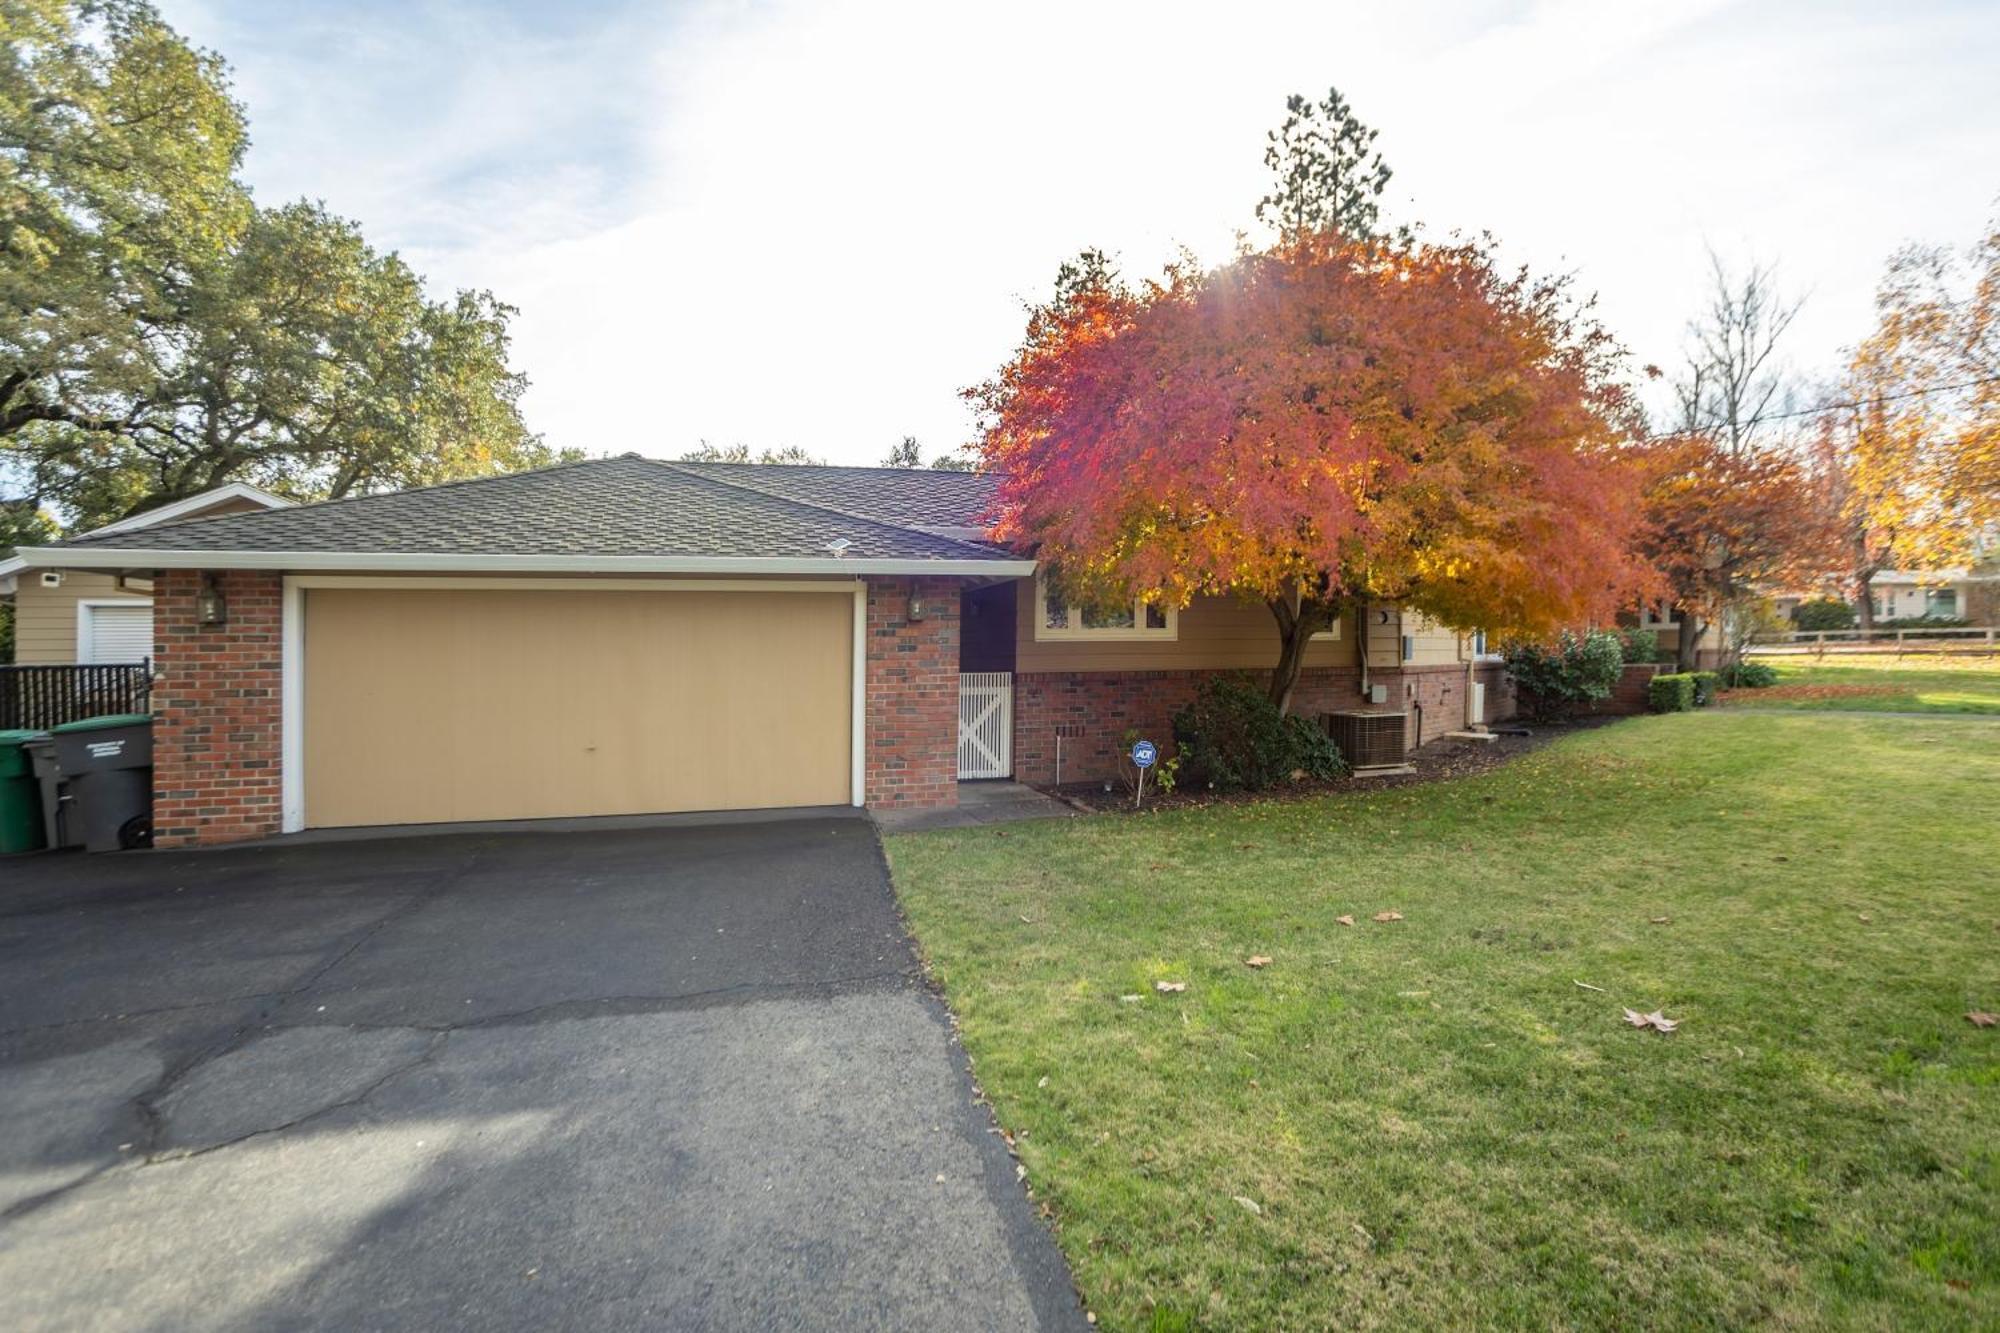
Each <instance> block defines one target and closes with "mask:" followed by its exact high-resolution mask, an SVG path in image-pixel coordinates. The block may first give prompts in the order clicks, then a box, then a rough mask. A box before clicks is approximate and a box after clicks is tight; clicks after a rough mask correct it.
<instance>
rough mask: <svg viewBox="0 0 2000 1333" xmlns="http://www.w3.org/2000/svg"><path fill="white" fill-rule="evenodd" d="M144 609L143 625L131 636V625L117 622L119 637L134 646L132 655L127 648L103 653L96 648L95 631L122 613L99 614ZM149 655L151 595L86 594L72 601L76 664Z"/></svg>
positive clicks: (141, 659)
mask: <svg viewBox="0 0 2000 1333" xmlns="http://www.w3.org/2000/svg"><path fill="white" fill-rule="evenodd" d="M120 610H125V611H144V612H145V613H146V628H145V630H144V632H143V633H141V634H140V635H138V636H137V638H136V639H135V638H134V636H133V635H132V633H131V629H132V626H130V625H123V626H121V630H122V632H121V634H120V637H121V638H123V639H125V640H126V641H127V642H128V643H132V644H134V645H135V646H137V647H138V649H139V651H138V653H137V654H136V655H135V654H133V653H132V652H131V651H130V650H129V649H127V650H126V651H123V652H112V653H110V654H103V653H99V652H98V651H97V640H98V637H99V632H100V631H103V630H106V629H109V628H110V627H111V625H112V624H113V622H114V621H119V620H122V619H123V618H122V617H117V616H115V615H112V616H100V615H99V613H100V612H103V611H112V612H117V611H120ZM152 655H153V599H152V598H150V597H86V598H82V599H80V600H79V601H78V602H77V604H76V660H77V662H78V663H79V664H94V663H99V662H106V663H110V662H120V663H123V662H144V661H146V660H148V659H150V658H151V657H152Z"/></svg>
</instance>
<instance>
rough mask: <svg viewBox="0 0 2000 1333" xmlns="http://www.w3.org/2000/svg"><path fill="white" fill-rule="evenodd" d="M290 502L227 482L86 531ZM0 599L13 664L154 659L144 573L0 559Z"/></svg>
mask: <svg viewBox="0 0 2000 1333" xmlns="http://www.w3.org/2000/svg"><path fill="white" fill-rule="evenodd" d="M290 503H291V501H289V500H284V499H280V498H279V497H278V496H275V495H273V494H271V493H270V492H269V491H264V490H259V489H258V488H257V487H255V486H249V485H245V484H244V483H242V482H231V483H230V484H229V485H227V486H218V487H216V488H215V489H213V490H208V491H203V492H202V493H201V494H199V495H191V496H188V497H187V498H186V499H184V500H176V501H173V502H172V503H170V504H164V505H161V506H159V507H158V508H157V509H149V510H147V511H146V512H145V513H143V514H134V515H133V516H132V517H131V518H126V519H120V520H119V521H118V522H116V523H110V524H107V525H105V526H104V527H101V528H98V529H96V530H95V531H93V532H91V533H89V534H88V535H89V536H92V537H98V536H104V535H109V534H114V533H121V532H138V531H140V530H142V529H145V528H153V527H159V526H161V525H162V524H167V523H186V522H191V521H193V520H195V519H202V518H218V517H221V516H223V515H225V514H241V513H249V512H253V511H256V510H260V509H281V508H283V507H285V506H286V505H288V504H290ZM0 601H7V602H11V603H13V606H14V660H15V661H16V662H17V663H20V664H22V665H24V666H49V665H67V664H70V663H89V664H103V663H138V662H143V661H144V660H145V659H147V658H149V657H151V656H152V654H153V586H152V580H151V579H150V578H149V577H148V575H147V573H146V572H145V571H143V570H142V571H125V570H96V569H75V570H70V569H32V570H31V569H30V567H29V565H28V562H27V561H26V560H25V559H22V558H21V557H19V556H15V557H13V558H11V559H7V560H0Z"/></svg>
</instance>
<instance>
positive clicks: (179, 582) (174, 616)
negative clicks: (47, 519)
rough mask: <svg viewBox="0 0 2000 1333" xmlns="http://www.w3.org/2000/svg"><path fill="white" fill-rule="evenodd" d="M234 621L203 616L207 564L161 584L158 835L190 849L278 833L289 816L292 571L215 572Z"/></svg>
mask: <svg viewBox="0 0 2000 1333" xmlns="http://www.w3.org/2000/svg"><path fill="white" fill-rule="evenodd" d="M215 579H216V585H217V587H219V588H220V589H221V591H222V595H223V597H224V599H225V600H226V601H227V603H228V608H229V622H228V623H227V624H224V625H202V624H198V623H197V622H196V619H195V596H196V594H197V593H199V592H200V590H201V583H202V575H201V573H200V571H198V570H192V569H171V570H166V571H164V572H162V573H161V574H160V575H159V577H158V578H157V579H156V580H155V582H154V585H153V662H154V668H155V670H156V671H157V672H158V675H159V679H158V681H157V682H156V683H155V685H154V688H153V708H154V711H155V712H156V713H157V714H158V720H157V721H155V722H154V724H153V842H154V845H155V846H158V847H183V846H187V845H189V844H192V843H201V842H231V841H234V840H237V839H241V838H257V837H263V836H265V835H267V834H271V833H276V832H277V831H278V830H279V827H280V823H281V820H282V804H281V803H282V794H281V791H280V786H279V784H280V780H281V779H280V754H281V750H280V746H281V739H280V736H281V729H282V728H281V723H282V712H281V710H282V696H281V688H280V672H281V668H280V665H279V659H280V653H281V642H282V620H281V618H282V614H283V601H284V579H283V577H282V576H281V575H279V574H275V573H267V572H265V571H261V570H229V571H223V572H218V573H217V574H216V575H215Z"/></svg>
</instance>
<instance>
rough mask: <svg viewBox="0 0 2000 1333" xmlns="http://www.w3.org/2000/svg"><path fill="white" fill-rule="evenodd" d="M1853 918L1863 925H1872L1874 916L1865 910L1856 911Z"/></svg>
mask: <svg viewBox="0 0 2000 1333" xmlns="http://www.w3.org/2000/svg"><path fill="white" fill-rule="evenodd" d="M1854 919H1855V920H1856V921H1859V922H1860V923H1861V924H1862V925H1864V926H1872V925H1874V924H1875V918H1874V917H1872V916H1870V915H1868V913H1866V912H1856V913H1855V914H1854Z"/></svg>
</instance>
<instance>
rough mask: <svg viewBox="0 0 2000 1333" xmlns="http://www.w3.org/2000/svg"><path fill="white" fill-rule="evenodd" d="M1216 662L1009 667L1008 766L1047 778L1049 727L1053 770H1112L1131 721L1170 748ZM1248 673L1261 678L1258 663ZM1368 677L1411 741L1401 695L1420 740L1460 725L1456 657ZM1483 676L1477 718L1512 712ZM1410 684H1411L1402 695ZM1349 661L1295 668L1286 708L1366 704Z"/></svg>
mask: <svg viewBox="0 0 2000 1333" xmlns="http://www.w3.org/2000/svg"><path fill="white" fill-rule="evenodd" d="M1223 674H1226V673H1223V672H1218V671H1088V672H1066V671H1064V672H1032V673H1029V674H1026V675H1017V676H1015V677H1014V776H1015V777H1016V778H1018V779H1019V780H1020V781H1022V782H1037V783H1050V782H1054V781H1055V778H1056V735H1057V731H1058V729H1060V730H1061V732H1062V780H1063V781H1064V782H1084V781H1095V780H1100V779H1103V778H1108V777H1111V776H1113V775H1114V774H1115V773H1117V772H1118V771H1119V769H1120V766H1121V765H1123V764H1124V762H1125V758H1124V756H1125V754H1126V751H1127V746H1126V741H1125V733H1126V732H1127V731H1136V732H1137V733H1138V734H1139V735H1140V736H1142V737H1144V738H1145V739H1147V740H1151V741H1154V742H1156V743H1158V744H1159V746H1160V747H1161V750H1162V752H1164V753H1168V754H1171V753H1172V752H1173V717H1174V714H1175V713H1176V712H1177V711H1179V710H1180V708H1181V707H1182V706H1183V705H1185V704H1186V703H1187V702H1188V700H1189V699H1191V698H1193V697H1194V693H1195V690H1196V689H1197V688H1198V687H1199V686H1200V684H1201V682H1202V681H1203V680H1204V679H1205V678H1207V677H1209V676H1216V675H1223ZM1251 679H1252V680H1256V681H1258V682H1260V683H1261V682H1262V679H1263V677H1262V675H1261V673H1251ZM1371 679H1372V680H1373V682H1374V683H1375V684H1377V685H1383V686H1386V687H1387V688H1388V691H1389V700H1388V702H1387V703H1385V704H1381V705H1378V706H1379V707H1381V708H1382V709H1383V710H1384V711H1395V710H1403V711H1408V712H1410V713H1411V718H1410V722H1409V727H1408V730H1409V736H1410V741H1411V743H1412V744H1414V743H1415V742H1416V732H1417V719H1416V717H1415V710H1414V709H1412V708H1411V703H1412V702H1413V700H1414V702H1419V703H1421V704H1422V705H1423V710H1424V716H1423V732H1424V737H1423V738H1424V743H1425V744H1429V743H1430V742H1432V741H1434V740H1437V739H1438V738H1439V737H1441V736H1443V735H1444V734H1445V733H1446V732H1447V731H1457V730H1459V729H1460V728H1462V727H1463V726H1464V725H1465V667H1464V666H1463V665H1455V666H1439V667H1407V668H1398V669H1395V670H1388V671H1380V670H1378V671H1375V672H1374V673H1372V676H1371ZM1479 679H1481V680H1483V681H1485V682H1486V716H1485V720H1486V721H1489V722H1490V721H1493V720H1495V719H1497V718H1501V717H1505V716H1508V715H1509V714H1511V713H1512V712H1513V705H1512V696H1511V694H1510V693H1509V691H1508V688H1507V686H1506V683H1505V679H1504V673H1503V672H1502V671H1501V669H1500V668H1499V667H1498V666H1497V665H1495V666H1490V667H1487V666H1482V667H1480V668H1479ZM1411 688H1414V689H1415V691H1416V693H1415V695H1414V696H1412V695H1411V693H1410V690H1411ZM1370 706H1371V705H1369V704H1368V702H1367V700H1366V699H1365V698H1364V697H1363V696H1362V694H1361V688H1360V671H1359V670H1358V669H1357V668H1354V667H1308V668H1307V669H1306V670H1305V672H1304V673H1303V674H1302V675H1301V676H1300V677H1299V686H1298V691H1297V693H1296V694H1295V695H1294V697H1293V702H1292V711H1293V712H1294V713H1297V714H1298V715H1300V716H1302V717H1316V716H1317V715H1318V714H1320V713H1331V712H1337V711H1342V710H1346V709H1353V708H1366V707H1370Z"/></svg>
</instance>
